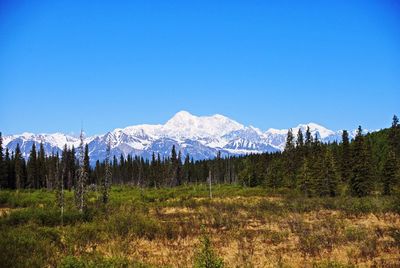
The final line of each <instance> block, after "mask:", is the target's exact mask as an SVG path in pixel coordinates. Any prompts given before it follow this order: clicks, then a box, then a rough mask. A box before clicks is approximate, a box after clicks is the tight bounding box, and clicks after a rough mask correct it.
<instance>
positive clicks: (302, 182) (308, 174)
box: [299, 158, 314, 197]
mask: <svg viewBox="0 0 400 268" xmlns="http://www.w3.org/2000/svg"><path fill="white" fill-rule="evenodd" d="M299 187H300V191H301V192H302V193H303V194H304V195H305V196H307V197H312V196H313V193H314V191H313V190H314V186H313V178H312V171H311V168H310V163H309V160H308V159H307V158H305V159H304V161H303V165H302V167H301V169H300V173H299Z"/></svg>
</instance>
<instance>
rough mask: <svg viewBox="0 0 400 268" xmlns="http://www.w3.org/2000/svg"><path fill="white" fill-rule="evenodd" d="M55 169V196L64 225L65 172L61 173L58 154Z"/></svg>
mask: <svg viewBox="0 0 400 268" xmlns="http://www.w3.org/2000/svg"><path fill="white" fill-rule="evenodd" d="M55 159H56V162H55V169H54V178H55V194H56V201H57V206H58V207H59V208H60V213H61V225H63V223H64V206H65V196H64V180H63V172H62V171H61V169H62V167H60V161H59V155H58V152H57V156H56V158H55Z"/></svg>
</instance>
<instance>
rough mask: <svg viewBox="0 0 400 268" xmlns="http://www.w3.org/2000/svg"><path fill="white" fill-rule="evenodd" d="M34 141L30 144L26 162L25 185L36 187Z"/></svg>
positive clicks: (36, 170) (36, 174) (36, 171)
mask: <svg viewBox="0 0 400 268" xmlns="http://www.w3.org/2000/svg"><path fill="white" fill-rule="evenodd" d="M36 153H37V152H36V146H35V143H33V144H32V149H31V152H30V153H29V158H28V164H27V185H26V186H27V187H28V188H36V186H37V180H38V170H39V167H38V166H37V156H36Z"/></svg>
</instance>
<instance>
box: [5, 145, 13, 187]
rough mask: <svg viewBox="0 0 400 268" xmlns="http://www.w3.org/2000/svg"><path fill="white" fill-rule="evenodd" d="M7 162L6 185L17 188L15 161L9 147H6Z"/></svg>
mask: <svg viewBox="0 0 400 268" xmlns="http://www.w3.org/2000/svg"><path fill="white" fill-rule="evenodd" d="M4 160H5V164H6V167H7V184H6V186H5V187H7V188H11V189H13V188H15V184H14V182H15V181H14V177H15V173H14V163H13V161H12V160H11V158H10V152H9V150H8V148H6V154H5V159H4Z"/></svg>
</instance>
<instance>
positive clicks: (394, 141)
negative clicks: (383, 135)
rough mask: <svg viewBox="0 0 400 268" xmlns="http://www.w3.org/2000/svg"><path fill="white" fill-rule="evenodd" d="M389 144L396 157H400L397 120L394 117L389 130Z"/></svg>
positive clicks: (399, 136) (399, 135) (399, 132)
mask: <svg viewBox="0 0 400 268" xmlns="http://www.w3.org/2000/svg"><path fill="white" fill-rule="evenodd" d="M389 144H390V147H391V150H393V152H394V153H395V156H396V157H399V156H400V125H399V118H398V117H397V116H396V115H394V116H393V121H392V126H391V127H390V129H389Z"/></svg>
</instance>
